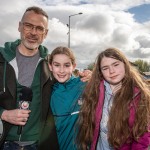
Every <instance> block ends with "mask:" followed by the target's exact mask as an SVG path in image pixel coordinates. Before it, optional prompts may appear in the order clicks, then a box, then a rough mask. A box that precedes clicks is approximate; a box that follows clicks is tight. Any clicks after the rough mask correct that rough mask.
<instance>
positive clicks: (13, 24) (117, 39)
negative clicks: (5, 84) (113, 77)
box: [0, 0, 150, 68]
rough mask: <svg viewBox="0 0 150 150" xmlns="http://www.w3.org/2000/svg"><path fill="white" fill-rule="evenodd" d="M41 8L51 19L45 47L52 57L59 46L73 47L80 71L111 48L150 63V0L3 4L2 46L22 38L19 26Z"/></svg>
mask: <svg viewBox="0 0 150 150" xmlns="http://www.w3.org/2000/svg"><path fill="white" fill-rule="evenodd" d="M33 5H35V6H40V7H42V8H43V9H44V10H45V11H46V12H47V13H48V15H49V33H48V37H47V39H46V40H45V41H44V43H43V44H44V45H45V46H46V47H47V48H48V49H49V53H50V52H51V51H52V50H53V49H54V48H55V47H57V46H60V45H61V46H68V34H67V33H68V27H67V24H68V22H69V16H70V15H74V14H78V13H80V12H82V13H83V14H82V15H75V16H72V17H70V29H71V30H70V47H71V49H72V50H73V51H74V53H75V56H76V58H77V64H78V68H86V67H87V65H88V64H90V63H92V62H94V61H95V58H96V56H97V55H98V53H99V52H101V51H102V50H104V49H106V48H108V47H116V48H119V49H120V50H121V51H123V52H124V54H125V55H126V56H127V58H128V59H129V60H130V61H135V60H136V59H143V60H146V61H149V62H150V0H134V1H132V0H4V1H2V0H1V2H0V10H1V11H0V18H1V19H0V29H1V30H0V35H1V38H0V46H3V45H4V43H5V42H6V41H14V40H16V39H17V38H19V37H20V35H19V32H18V22H19V21H20V19H21V17H22V14H23V13H24V11H25V9H26V8H27V7H29V6H33Z"/></svg>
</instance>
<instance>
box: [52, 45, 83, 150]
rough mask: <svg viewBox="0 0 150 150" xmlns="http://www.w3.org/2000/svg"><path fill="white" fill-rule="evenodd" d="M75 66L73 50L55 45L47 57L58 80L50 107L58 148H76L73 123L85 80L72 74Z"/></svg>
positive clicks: (78, 109) (64, 149)
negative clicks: (53, 118)
mask: <svg viewBox="0 0 150 150" xmlns="http://www.w3.org/2000/svg"><path fill="white" fill-rule="evenodd" d="M75 67H76V63H75V57H74V54H73V52H72V51H71V50H70V49H69V48H67V47H57V48H56V49H54V50H53V51H52V53H51V55H50V57H49V68H50V70H51V71H52V74H53V76H54V78H55V79H56V80H57V81H58V82H56V83H55V84H54V86H53V90H52V91H53V92H52V96H51V100H50V107H51V108H52V112H53V115H54V116H55V124H56V129H57V135H58V141H59V146H60V150H76V149H77V148H76V144H75V138H76V131H75V130H76V128H75V124H76V121H77V119H78V114H79V111H80V105H81V104H82V98H81V96H82V92H83V90H84V87H85V82H82V81H81V80H80V78H79V77H75V76H73V75H72V74H73V71H74V69H75Z"/></svg>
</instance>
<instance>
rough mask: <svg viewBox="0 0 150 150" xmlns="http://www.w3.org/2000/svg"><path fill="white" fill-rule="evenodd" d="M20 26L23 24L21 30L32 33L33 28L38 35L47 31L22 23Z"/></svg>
mask: <svg viewBox="0 0 150 150" xmlns="http://www.w3.org/2000/svg"><path fill="white" fill-rule="evenodd" d="M22 24H23V29H24V30H26V31H32V30H33V29H34V28H35V30H36V32H37V33H38V34H44V33H45V32H46V31H47V29H45V28H43V27H41V26H35V25H33V24H30V23H27V22H22Z"/></svg>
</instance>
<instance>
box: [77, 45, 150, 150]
mask: <svg viewBox="0 0 150 150" xmlns="http://www.w3.org/2000/svg"><path fill="white" fill-rule="evenodd" d="M103 57H109V58H114V59H117V60H119V61H121V62H123V63H124V66H125V77H124V78H123V80H122V87H121V88H120V89H119V90H118V91H117V93H116V94H115V97H114V100H113V104H112V107H111V110H110V114H109V120H108V124H107V125H108V141H109V144H110V145H111V146H112V147H114V148H119V147H120V146H121V145H122V144H124V143H125V142H127V141H128V139H129V137H130V138H133V139H134V140H136V141H137V140H138V138H139V137H140V136H141V135H142V134H144V133H145V132H148V125H149V120H150V118H149V117H150V90H149V87H148V84H147V83H146V81H144V79H143V78H142V76H141V75H140V74H139V73H138V71H137V69H135V68H134V67H133V66H131V64H130V62H129V61H128V60H127V58H126V57H125V56H124V54H123V53H121V52H120V51H119V50H118V49H115V48H108V49H106V50H105V51H103V52H101V53H100V54H99V55H98V57H97V60H96V62H95V67H94V69H93V73H92V77H91V79H90V81H89V82H88V84H87V86H86V88H85V92H84V94H83V105H82V107H81V113H80V116H79V120H78V124H79V131H78V137H77V142H78V145H79V149H82V150H86V149H87V146H89V145H90V144H91V143H92V138H93V132H94V128H95V110H96V107H97V103H98V99H99V92H100V90H99V85H100V82H101V81H102V80H104V78H103V75H102V72H101V68H100V64H101V60H102V59H103ZM134 87H137V88H138V89H139V91H140V94H141V97H140V101H139V102H138V106H136V114H135V120H134V125H133V128H132V131H131V129H130V127H129V124H128V121H129V115H130V114H129V104H131V102H132V101H133V96H134V92H133V89H134ZM128 142H131V141H128Z"/></svg>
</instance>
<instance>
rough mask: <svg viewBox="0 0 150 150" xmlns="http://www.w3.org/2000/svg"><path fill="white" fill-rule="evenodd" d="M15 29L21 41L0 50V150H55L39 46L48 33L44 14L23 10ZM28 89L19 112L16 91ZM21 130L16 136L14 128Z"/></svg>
mask: <svg viewBox="0 0 150 150" xmlns="http://www.w3.org/2000/svg"><path fill="white" fill-rule="evenodd" d="M18 30H19V32H20V36H21V40H16V41H15V42H6V43H5V47H4V48H2V47H1V48H0V115H1V120H2V122H3V133H2V135H1V139H0V144H1V145H2V146H1V148H0V149H2V150H17V149H25V150H37V149H40V150H57V149H59V148H58V143H57V136H56V131H55V125H54V119H53V116H52V112H51V110H50V108H49V97H50V91H51V86H52V84H53V80H52V77H51V76H50V73H49V69H48V65H47V61H46V59H45V57H46V56H47V52H48V50H47V49H46V48H45V47H44V46H42V45H41V44H42V42H43V40H44V39H45V38H46V36H47V33H48V15H47V14H46V12H45V11H43V10H42V9H41V8H39V7H29V8H27V9H26V11H25V13H24V15H23V17H22V19H21V21H20V22H19V27H18ZM23 87H29V88H30V89H31V90H32V93H33V96H32V101H31V103H30V106H29V109H19V106H18V105H19V101H20V94H21V93H20V91H21V89H23ZM19 126H21V127H22V131H21V132H20V134H18V133H17V131H18V127H19Z"/></svg>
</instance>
